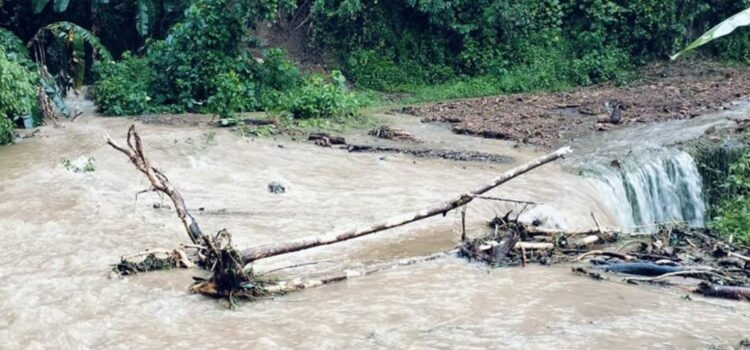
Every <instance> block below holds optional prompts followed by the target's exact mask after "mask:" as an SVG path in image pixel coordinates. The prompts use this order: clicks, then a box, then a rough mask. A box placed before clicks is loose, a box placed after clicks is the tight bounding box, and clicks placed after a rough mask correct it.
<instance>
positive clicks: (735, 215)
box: [708, 152, 750, 244]
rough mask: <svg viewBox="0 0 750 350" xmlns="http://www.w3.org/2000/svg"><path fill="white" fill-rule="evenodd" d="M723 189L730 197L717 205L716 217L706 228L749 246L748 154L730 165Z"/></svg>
mask: <svg viewBox="0 0 750 350" xmlns="http://www.w3.org/2000/svg"><path fill="white" fill-rule="evenodd" d="M723 187H724V188H726V190H727V191H728V193H731V196H729V197H728V198H726V199H724V200H723V202H721V203H720V204H719V207H718V210H717V215H716V216H715V217H714V218H713V219H712V221H711V222H710V223H709V225H708V226H709V227H710V228H711V229H714V230H716V231H718V232H719V233H721V234H723V235H726V236H733V237H734V238H735V239H736V240H737V241H738V242H740V243H742V244H750V153H747V152H745V154H743V155H742V157H741V158H740V159H738V160H737V161H735V162H734V163H732V165H731V166H730V168H729V177H728V178H727V180H726V181H725V182H724V184H723Z"/></svg>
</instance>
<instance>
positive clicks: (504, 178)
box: [242, 147, 572, 262]
mask: <svg viewBox="0 0 750 350" xmlns="http://www.w3.org/2000/svg"><path fill="white" fill-rule="evenodd" d="M570 152H572V150H571V148H570V147H563V148H560V149H558V150H557V151H555V152H552V153H549V154H546V155H544V156H541V157H539V158H536V159H534V160H532V161H529V162H527V163H525V164H522V165H520V166H518V167H516V168H513V169H511V170H509V171H507V172H505V173H503V174H502V175H500V176H498V177H496V178H495V179H493V180H492V181H490V182H488V183H486V184H484V185H482V186H479V187H477V188H475V189H474V190H472V191H469V192H467V193H464V194H461V195H460V196H458V197H456V198H454V199H452V200H449V201H446V202H443V203H438V204H435V205H433V206H430V207H427V208H425V209H423V210H421V211H419V212H417V213H414V214H408V215H401V216H397V217H394V218H391V219H389V220H386V221H385V222H382V223H378V224H375V225H372V226H369V227H364V228H359V229H353V230H349V231H344V232H341V233H328V234H324V235H318V236H312V237H304V238H300V239H296V240H292V241H289V242H284V243H272V244H266V245H261V246H258V247H253V248H248V249H245V250H243V251H242V257H243V259H244V260H245V262H251V261H254V260H258V259H263V258H267V257H271V256H276V255H281V254H286V253H292V252H296V251H300V250H304V249H309V248H313V247H318V246H322V245H328V244H333V243H337V242H342V241H346V240H349V239H353V238H357V237H362V236H365V235H369V234H372V233H376V232H380V231H384V230H388V229H391V228H395V227H399V226H403V225H406V224H408V223H412V222H415V221H419V220H422V219H426V218H429V217H432V216H435V215H438V214H443V215H444V214H446V213H447V212H448V211H451V210H453V209H456V208H459V207H461V206H464V205H466V204H468V203H469V202H471V201H472V200H474V198H476V197H477V196H479V195H481V194H484V193H486V192H488V191H490V190H492V189H493V188H495V187H497V186H500V185H501V184H503V183H505V182H508V181H510V180H511V179H513V178H515V177H517V176H519V175H522V174H525V173H527V172H529V171H530V170H533V169H535V168H537V167H539V166H542V165H544V164H547V163H549V162H552V161H554V160H557V159H558V158H561V157H563V156H565V155H566V154H569V153H570Z"/></svg>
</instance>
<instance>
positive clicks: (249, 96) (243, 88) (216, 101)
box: [206, 71, 258, 118]
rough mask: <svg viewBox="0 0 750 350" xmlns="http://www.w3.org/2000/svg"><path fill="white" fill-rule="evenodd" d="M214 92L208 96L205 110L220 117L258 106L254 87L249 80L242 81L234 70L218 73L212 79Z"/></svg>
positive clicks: (228, 116)
mask: <svg viewBox="0 0 750 350" xmlns="http://www.w3.org/2000/svg"><path fill="white" fill-rule="evenodd" d="M212 85H213V86H215V88H216V92H215V93H214V94H213V95H212V96H211V97H209V98H208V101H207V104H206V111H207V112H210V113H214V114H216V115H218V116H219V117H220V118H231V117H232V116H234V113H235V112H239V111H250V110H255V109H256V108H258V103H257V100H256V99H255V87H254V84H253V83H252V82H251V81H247V80H246V81H243V80H242V79H240V77H239V75H237V73H235V72H234V71H229V72H226V73H221V74H219V75H218V76H217V77H216V78H215V79H214V80H213V81H212Z"/></svg>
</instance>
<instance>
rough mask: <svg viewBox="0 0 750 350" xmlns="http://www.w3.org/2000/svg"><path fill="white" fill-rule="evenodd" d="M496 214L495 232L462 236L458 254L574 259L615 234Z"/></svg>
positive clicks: (502, 259)
mask: <svg viewBox="0 0 750 350" xmlns="http://www.w3.org/2000/svg"><path fill="white" fill-rule="evenodd" d="M508 216H509V215H506V216H505V217H504V218H499V217H496V218H494V219H493V220H492V221H491V222H490V226H491V227H494V232H493V233H490V234H488V235H486V236H482V237H479V238H475V239H472V240H465V241H464V242H463V243H462V244H461V246H460V247H459V255H460V256H463V257H466V258H468V259H469V260H475V261H479V262H483V263H487V264H489V265H493V266H512V265H526V264H527V263H530V262H537V263H540V264H544V265H550V264H554V263H561V262H567V261H572V260H574V257H575V256H577V255H578V254H580V253H581V252H586V251H588V249H587V247H589V246H592V245H594V244H601V243H607V242H612V241H614V240H616V238H617V235H616V233H613V232H606V231H597V230H592V231H580V232H563V231H559V230H558V231H555V230H545V229H539V228H537V227H533V226H526V225H524V224H522V223H519V222H518V221H516V220H511V219H509V218H508Z"/></svg>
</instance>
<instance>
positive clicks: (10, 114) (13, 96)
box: [0, 48, 37, 144]
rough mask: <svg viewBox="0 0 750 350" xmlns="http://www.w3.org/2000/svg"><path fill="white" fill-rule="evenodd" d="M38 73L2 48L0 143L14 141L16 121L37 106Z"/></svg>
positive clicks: (0, 50) (0, 51)
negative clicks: (30, 69)
mask: <svg viewBox="0 0 750 350" xmlns="http://www.w3.org/2000/svg"><path fill="white" fill-rule="evenodd" d="M36 81H37V76H36V74H34V73H32V72H31V71H29V70H27V69H26V68H24V67H23V66H21V65H20V64H19V63H16V62H15V61H13V60H11V59H10V58H9V57H8V55H7V54H6V53H5V50H4V49H3V48H0V86H2V88H0V144H6V143H10V142H12V141H13V127H14V121H15V120H17V119H18V118H19V117H21V116H23V115H26V114H29V113H31V112H32V111H33V110H34V107H35V106H36V88H35V83H36Z"/></svg>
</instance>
